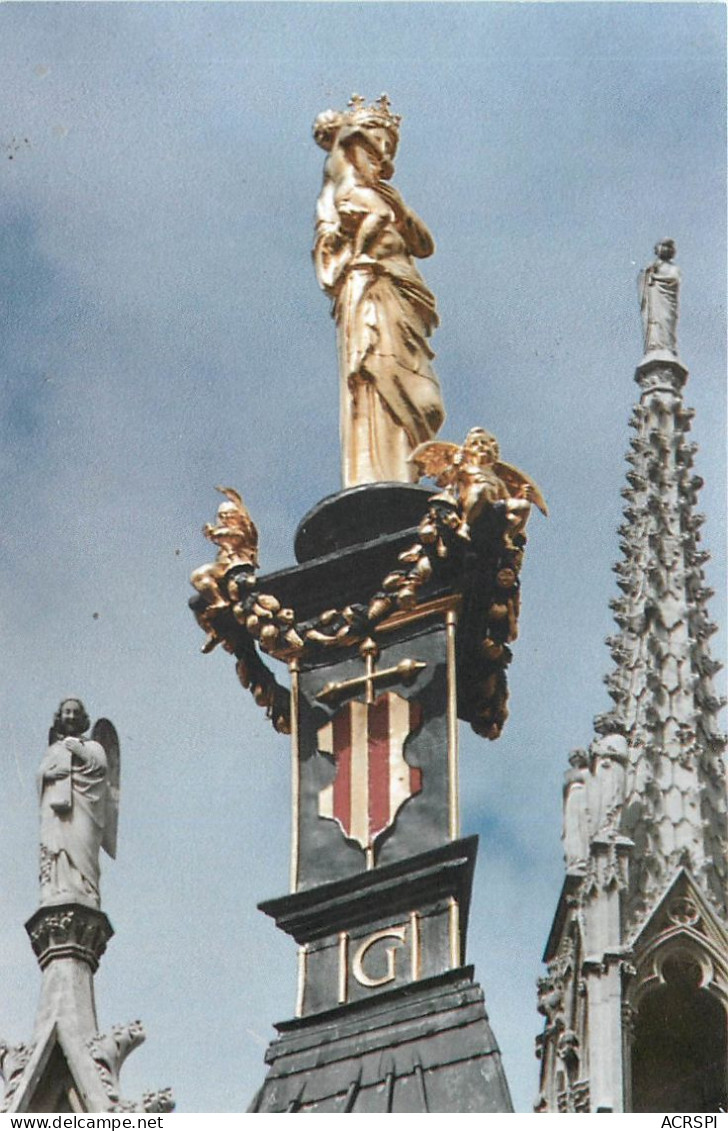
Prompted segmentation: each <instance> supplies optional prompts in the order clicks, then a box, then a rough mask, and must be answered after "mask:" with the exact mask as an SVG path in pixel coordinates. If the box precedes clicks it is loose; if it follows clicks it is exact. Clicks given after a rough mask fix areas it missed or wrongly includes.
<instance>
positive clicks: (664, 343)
mask: <svg viewBox="0 0 728 1131" xmlns="http://www.w3.org/2000/svg"><path fill="white" fill-rule="evenodd" d="M638 287H639V296H640V309H641V312H642V329H643V333H644V341H645V354H650V353H655V352H658V351H663V350H665V351H667V352H668V353H671V354H674V355H675V356H677V317H678V298H679V290H680V272H679V271H678V269H677V267H674V266H672V265H671V264H666V263H664V262H662V261H658V262H657V263H653V264H652V265H651V266H650V267H646V268H645V269H644V271H641V272H640V275H639V283H638Z"/></svg>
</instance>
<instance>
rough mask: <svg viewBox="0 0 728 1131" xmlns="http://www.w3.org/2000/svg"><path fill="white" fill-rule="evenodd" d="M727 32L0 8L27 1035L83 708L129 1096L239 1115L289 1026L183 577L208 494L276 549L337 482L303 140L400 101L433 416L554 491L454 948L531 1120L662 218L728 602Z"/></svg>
mask: <svg viewBox="0 0 728 1131" xmlns="http://www.w3.org/2000/svg"><path fill="white" fill-rule="evenodd" d="M724 45H725V9H724V7H723V6H722V5H721V4H681V3H670V4H632V3H626V2H625V3H610V2H605V3H594V4H592V3H568V4H560V3H550V4H531V3H525V4H508V3H504V4H501V3H495V2H494V3H488V2H485V3H468V4H458V3H452V4H451V3H426V4H409V3H406V4H405V3H402V4H399V3H397V4H379V3H362V4H359V3H347V4H329V3H308V4H298V3H280V4H276V3H267V4H256V3H232V4H228V3H212V4H208V3H188V4H176V3H165V4H157V3H145V4H126V3H124V4H121V3H119V4H85V3H74V4H50V5H46V4H40V3H32V4H20V3H18V4H12V3H11V4H4V5H2V7H1V8H0V213H1V216H2V222H1V223H0V263H1V265H2V272H3V285H2V287H0V364H1V365H2V378H1V379H0V433H1V436H0V468H1V470H2V476H3V483H4V487H5V490H4V497H3V504H2V516H3V517H2V529H3V534H4V537H3V541H2V550H1V551H0V566H1V568H0V590H1V592H0V610H1V612H0V615H2V624H3V633H4V636H5V639H6V644H5V647H4V649H3V666H4V674H3V679H2V681H1V682H2V698H3V702H2V717H3V719H4V725H5V728H6V736H7V741H6V743H5V766H4V781H5V806H4V822H3V831H2V835H1V836H0V874H2V877H3V880H2V884H3V890H2V895H3V900H4V909H5V913H4V915H3V924H2V946H1V947H0V985H1V986H2V993H0V1002H1V1003H2V1004H1V1005H0V1033H2V1034H3V1035H4V1036H5V1037H6V1038H7V1039H10V1040H15V1041H19V1040H24V1039H27V1038H28V1037H29V1036H30V1032H31V1029H32V1024H33V1016H34V1010H35V1005H36V1001H37V992H38V985H39V977H38V971H37V968H36V966H35V960H34V959H33V956H32V953H31V951H30V946H29V943H28V941H27V938H26V936H25V933H24V931H23V928H22V923H23V921H24V919H26V918H27V917H28V916H29V915H30V914H31V913H32V912H33V910H34V909H35V906H36V899H37V889H36V870H37V869H36V843H37V830H36V820H37V815H36V802H35V794H34V788H35V787H34V776H35V772H36V768H37V765H38V763H39V762H40V758H41V755H42V752H43V748H44V741H45V735H46V733H47V727H48V724H49V722H50V720H51V717H52V714H53V711H54V709H55V707H56V705H57V703H58V701H59V700H60V699H61V698H62V697H63V696H64V695H67V694H78V695H81V696H82V697H83V699H84V701H85V703H86V705H87V707H88V708H89V711H90V712H91V714H92V716H93V717H96V716H98V715H101V714H103V715H108V716H109V717H111V718H112V719H113V720H114V722H115V724H116V726H117V728H118V730H119V732H120V736H121V740H122V757H123V794H122V813H121V826H120V845H119V852H118V858H117V860H116V862H115V863H113V864H112V863H111V862H109V861H106V866H105V868H104V874H103V877H102V883H103V903H104V908H105V910H106V911H107V913H108V915H109V916H110V918H111V920H112V922H113V924H114V926H115V928H116V931H117V936H116V938H115V939H114V940H113V942H112V943H111V945H110V947H109V950H108V952H107V954H106V956H105V958H104V960H103V963H102V967H101V970H100V973H99V975H98V977H97V987H98V1006H99V1014H100V1023H101V1026H102V1028H104V1027H108V1026H110V1025H111V1024H113V1023H116V1022H122V1021H126V1020H128V1019H130V1018H134V1017H141V1018H142V1019H143V1020H144V1022H145V1024H146V1027H147V1031H148V1042H147V1044H146V1045H145V1046H144V1048H143V1049H142V1050H141V1051H139V1052H137V1053H135V1055H134V1056H133V1057H132V1058H130V1060H129V1061H128V1062H127V1064H126V1066H125V1069H124V1073H123V1077H122V1080H123V1084H124V1093H125V1094H126V1095H127V1096H129V1097H134V1096H137V1095H139V1094H140V1093H141V1091H142V1090H143V1089H146V1088H148V1087H161V1086H163V1085H167V1084H171V1085H172V1086H173V1087H174V1089H175V1092H176V1095H177V1099H178V1106H179V1109H180V1110H186V1111H192V1110H198V1111H241V1110H244V1109H245V1107H246V1106H247V1104H248V1102H249V1100H250V1098H251V1097H252V1095H253V1093H254V1091H255V1089H256V1088H257V1086H258V1084H259V1083H260V1081H261V1080H262V1077H263V1062H262V1057H263V1052H264V1048H265V1046H266V1044H267V1042H268V1040H269V1038H270V1036H271V1034H272V1022H273V1021H275V1020H281V1019H284V1018H286V1017H288V1016H290V1015H291V1013H292V1010H293V1003H294V982H295V954H294V948H293V944H292V943H290V941H289V940H287V939H285V938H284V937H283V936H282V935H281V936H277V934H276V931H275V929H274V927H273V926H272V924H271V923H270V922H269V921H268V920H266V919H265V918H264V917H263V916H262V915H261V914H260V913H258V912H257V911H256V910H255V904H256V903H257V902H258V901H259V900H261V899H264V898H268V897H272V896H274V895H279V894H283V892H284V891H285V889H286V884H287V859H288V838H289V814H288V800H287V793H288V749H287V744H286V741H285V740H284V739H282V738H280V737H278V736H275V735H274V734H273V733H272V731H270V729H269V728H268V726H267V724H266V722H265V720H264V719H263V718H262V717H261V713H260V712H259V710H258V709H257V708H256V707H255V706H254V704H253V703H252V700H250V699H249V698H248V696H247V694H246V693H245V692H243V691H242V690H241V689H240V688H239V686H238V684H237V681H236V678H235V675H234V670H233V664H232V663H231V661H230V659H229V657H227V656H225V655H224V654H223V653H222V652H220V653H215V654H213V655H211V656H207V657H203V656H201V655H200V654H199V647H200V644H201V642H202V635H201V633H200V631H199V629H198V628H197V626H196V625H195V623H194V621H193V619H192V617H191V615H190V614H189V612H188V610H187V598H188V596H189V594H190V593H191V590H190V589H189V588H188V576H189V573H190V572H191V570H192V569H193V568H194V567H196V566H197V565H199V564H201V563H202V562H203V561H206V560H207V559H208V556H209V555H208V544H207V543H206V542H205V541H204V539H203V538H202V536H201V534H200V527H201V526H202V524H203V522H205V521H207V520H209V519H210V518H212V516H213V514H214V511H215V508H216V505H217V501H218V497H217V496H216V493H215V491H214V485H215V484H216V483H229V484H231V485H234V486H236V487H237V488H238V489H239V490H240V491H241V492H242V493H243V495H244V496H245V499H246V502H247V503H248V505H249V507H250V509H251V512H252V514H253V515H254V517H255V519H256V521H257V523H258V526H259V529H260V532H261V561H262V566H263V569H264V570H265V571H268V570H272V569H276V568H281V567H283V566H285V565H288V564H291V563H292V562H293V552H292V539H293V533H294V530H295V527H296V525H297V523H298V521H299V520H300V518H301V517H302V516H303V514H304V513H305V512H306V511H307V510H308V509H309V507H310V506H311V505H313V503H315V502H316V501H317V500H318V499H320V498H321V497H323V496H324V495H327V494H330V493H331V492H332V491H335V490H337V489H338V486H339V471H338V464H339V455H338V439H337V420H338V391H337V374H336V355H335V345H334V327H333V323H332V322H331V320H330V318H329V314H328V303H327V300H326V298H325V296H324V295H323V294H322V293H321V292H320V291H319V290H318V287H317V284H316V281H315V278H314V275H313V270H312V266H311V261H310V245H311V240H312V227H313V225H312V218H313V208H314V203H315V199H316V195H317V193H318V189H319V185H320V179H321V168H322V158H323V155H322V153H321V151H320V150H319V149H318V148H317V147H316V145H315V144H314V142H313V140H312V138H311V134H310V128H311V123H312V121H313V119H314V117H315V116H316V115H317V114H318V113H319V112H320V111H321V110H324V109H326V108H328V107H342V106H343V105H344V104H345V103H346V100H347V98H348V97H349V95H350V94H351V92H352V91H354V90H356V91H360V92H362V93H363V94H365V95H366V96H367V97H371V98H374V97H376V96H377V95H378V94H379V93H380V92H381V91H383V90H386V91H388V93H389V94H390V96H391V98H392V102H393V107H394V109H395V110H396V111H397V112H398V113H401V114H402V116H403V123H402V135H401V142H400V151H399V158H398V163H397V172H396V176H395V179H394V183H395V184H396V185H397V187H398V188H399V189H400V191H401V192H402V193H403V195H404V196H405V199H406V200H407V201H408V203H409V204H410V205H411V206H412V207H414V208H415V209H416V211H417V212H418V213H419V214H420V215H421V216H422V217H423V219H424V220H425V221H426V223H427V224H428V226H429V227H430V229H431V230H432V232H433V234H434V236H435V240H436V243H437V252H436V254H435V256H434V257H433V258H432V259H431V260H429V261H428V262H426V263H425V264H424V265H423V274H424V276H425V278H426V280H427V283H428V285H429V286H430V287H431V288H432V290H433V291H434V293H435V295H436V296H437V299H438V304H439V312H440V318H441V326H440V329H439V330H438V331H437V334H436V336H435V338H434V340H433V344H434V347H435V349H436V351H437V362H436V365H437V371H438V375H439V377H440V380H441V383H442V385H443V389H444V397H445V405H446V409H447V413H448V419H447V421H446V423H445V425H444V427H443V430H442V436H443V437H444V438H446V439H454V440H461V439H462V438H463V436H464V434H465V432H466V431H467V429H468V428H469V427H471V426H473V425H478V424H479V425H483V426H485V427H486V428H488V429H490V430H492V431H493V432H495V434H496V435H497V436H498V438H499V440H500V443H501V449H502V452H503V456H504V458H505V459H507V460H508V461H510V462H512V463H515V464H517V465H518V466H520V467H522V468H523V469H524V470H526V471H527V472H529V473H530V474H531V475H532V476H533V477H534V478H535V479H536V480H537V481H538V482H539V483H540V484H541V486H542V488H543V490H544V493H545V495H546V497H547V499H548V501H549V504H550V507H551V517H550V518H549V519H548V521H546V520H543V519H542V518H541V516H540V515H538V514H536V515H534V516H533V518H532V519H531V522H530V527H529V531H530V535H529V547H528V554H527V560H526V564H525V566H524V573H523V613H522V619H521V636H520V639H519V641H518V644H517V646H516V649H515V659H514V663H513V665H512V667H511V672H510V683H511V718H510V720H509V722H508V724H507V727H506V731H505V733H504V736H503V738H502V739H501V740H499V741H498V742H497V743H494V744H486V743H484V742H483V741H481V740H478V739H476V738H475V737H474V736H471V735H469V734H467V733H466V732H465V731H463V734H462V740H463V743H462V745H463V751H462V758H461V762H462V780H463V799H464V808H463V831H464V832H465V833H473V832H477V833H479V834H480V836H481V845H480V860H479V863H478V869H477V873H476V882H475V894H474V910H473V916H472V919H471V927H470V951H469V957H470V959H471V960H472V961H474V962H475V965H476V971H477V974H478V977H479V979H480V980H481V982H482V984H483V986H484V988H485V993H486V1000H487V1004H488V1008H489V1011H490V1016H491V1020H492V1023H493V1026H494V1029H495V1032H496V1036H497V1037H498V1039H499V1041H500V1043H501V1046H502V1050H503V1054H504V1060H505V1066H506V1070H507V1073H508V1076H509V1080H510V1083H511V1087H512V1090H513V1093H514V1099H515V1104H516V1107H517V1109H519V1110H522V1111H525V1110H529V1108H530V1105H531V1102H532V1100H533V1098H534V1096H535V1095H536V1091H537V1063H536V1061H535V1059H534V1056H533V1038H534V1035H535V1034H536V1032H537V1031H538V1030H539V1027H540V1025H539V1022H540V1018H539V1017H538V1015H537V1014H536V1010H535V987H534V983H535V979H536V977H537V975H538V973H539V960H540V954H541V951H542V948H543V945H544V943H545V940H546V936H547V933H548V928H549V925H550V919H551V915H552V914H553V911H554V908H555V904H556V899H557V896H558V892H559V889H560V885H561V880H562V874H563V873H562V864H561V849H560V843H559V832H560V821H561V817H560V805H561V776H562V772H563V769H564V767H565V765H566V757H567V753H568V751H569V749H570V748H572V747H573V746H576V745H585V744H586V743H588V742H589V740H590V738H591V736H592V728H591V720H592V718H593V716H594V715H595V714H597V713H599V712H601V711H603V710H604V709H605V707H606V706H607V704H608V699H607V695H606V689H605V688H604V687H603V684H602V677H603V675H604V674H605V672H606V671H607V670H608V668H609V663H610V661H609V656H608V653H607V650H606V648H605V647H604V645H603V638H604V636H605V635H607V633H608V632H609V631H611V620H610V613H609V609H608V601H609V599H610V598H611V597H613V596H614V595H615V584H614V578H613V575H612V573H611V564H612V562H613V561H615V560H616V559H617V558H618V553H619V551H618V539H617V533H616V528H617V525H618V523H619V521H620V503H621V499H620V490H621V488H622V486H623V485H624V472H625V464H624V462H623V455H624V452H625V451H626V448H627V444H628V428H627V419H628V417H629V413H630V408H631V405H632V403H633V402H634V400H635V397H636V393H637V387H636V386H635V385H634V383H633V381H632V375H633V372H634V368H635V365H636V364H637V363H638V361H639V359H640V354H641V337H640V324H639V314H638V305H637V296H636V285H635V280H636V274H637V272H638V270H639V268H640V267H641V266H643V265H644V264H645V263H647V262H648V261H650V259H651V258H652V248H653V245H654V243H655V242H656V241H657V240H658V239H660V238H662V237H665V236H670V237H672V238H674V239H675V240H676V243H677V245H678V257H677V261H678V262H679V264H680V266H681V269H682V271H683V276H684V282H683V290H682V313H681V322H680V334H679V336H680V344H681V353H682V356H683V358H684V360H685V362H686V364H687V365H688V367H689V368H690V370H691V374H692V376H691V379H690V381H689V383H688V387H687V392H686V400H687V403H689V404H692V405H694V406H695V407H696V409H697V417H696V420H695V424H694V429H693V435H694V439H695V440H696V441H697V442H698V443H699V445H700V452H699V455H698V461H697V470H698V472H699V474H701V475H702V476H703V477H704V478H705V480H706V485H705V488H704V490H703V492H702V496H701V509H703V510H704V511H705V512H706V513H707V515H708V523H707V525H706V528H705V532H704V540H705V544H706V546H707V548H709V549H710V550H711V551H712V552H713V561H712V563H711V564H710V565H709V567H708V572H709V582H710V583H711V584H712V585H713V587H714V588H715V589H716V590H717V592H718V595H717V597H716V599H715V600H714V601H713V606H712V611H713V614H714V616H715V617H716V619H718V620H720V622H721V624H723V625H724V624H725V605H724V602H723V593H724V588H725V587H724V582H723V578H724V576H725V556H724V544H725V531H724V527H723V526H722V525H721V524H722V523H723V521H724V514H725V489H724V483H725V459H724V452H725V440H724V437H725V391H724V387H725V369H726V365H725V351H724V341H725V270H724V264H725V146H724V137H725V121H724V107H725V89H724V71H725V58H724V56H725V46H724ZM713 639H714V652H715V654H716V656H718V657H719V658H721V657H723V658H724V652H725V635H724V634H723V633H721V634H719V635H718V636H716V637H714V638H713Z"/></svg>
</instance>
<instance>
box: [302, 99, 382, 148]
mask: <svg viewBox="0 0 728 1131" xmlns="http://www.w3.org/2000/svg"><path fill="white" fill-rule="evenodd" d="M390 105H391V104H390V101H389V96H388V95H387V94H380V95H379V98H377V99H376V101H375V102H372V103H371V104H370V105H369V106H367V100H366V98H364V97H363V96H362V95H361V94H352V96H351V98H350V99H349V103H348V107H347V109H346V110H324V111H323V113H321V114H319V116H318V117H317V119H316V121H315V122H314V124H313V136H314V139H315V140H316V143H317V144H318V145H320V146H321V148H322V149H331V146H332V144H333V141H334V137H335V136H336V134H337V133H338V131H339V130H340V129H341V128H342V127H344V126H359V125H360V126H369V127H371V126H379V127H380V128H381V129H385V130H387V132H388V133H389V134H390V135H391V137H392V139H393V142H394V145H393V148H394V149H396V147H397V142H398V141H399V123H400V122H401V120H402V119H401V117H400V115H399V114H393V113H392V111H391V110H390Z"/></svg>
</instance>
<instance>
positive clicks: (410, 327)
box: [313, 94, 445, 487]
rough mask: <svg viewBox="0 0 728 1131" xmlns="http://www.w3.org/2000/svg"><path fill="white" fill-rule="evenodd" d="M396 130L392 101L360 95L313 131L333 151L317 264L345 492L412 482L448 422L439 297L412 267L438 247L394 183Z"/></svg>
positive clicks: (327, 114)
mask: <svg viewBox="0 0 728 1131" xmlns="http://www.w3.org/2000/svg"><path fill="white" fill-rule="evenodd" d="M399 123H400V118H399V116H398V115H396V114H392V113H391V111H390V108H389V99H388V98H387V96H386V95H384V94H383V95H381V97H380V98H379V99H377V101H376V102H375V103H374V104H373V105H371V106H367V105H366V102H365V99H363V98H362V97H361V96H359V95H353V96H352V98H351V99H350V101H349V108H348V109H347V110H345V111H341V112H340V111H337V110H326V111H324V112H323V113H322V114H319V116H318V118H317V119H316V121H315V122H314V127H313V135H314V139H315V141H316V143H317V144H318V145H320V146H321V148H322V149H324V150H326V152H327V154H328V156H327V158H326V161H325V164H324V179H323V186H322V189H321V192H320V194H319V198H318V203H317V206H316V238H315V243H314V248H313V258H314V264H315V268H316V275H317V278H318V281H319V283H320V285H321V287H322V288H323V290H324V291H325V292H326V294H327V295H329V297H330V298H331V299H332V304H333V308H332V313H333V317H334V318H335V320H336V326H337V341H338V353H339V378H340V383H341V421H340V431H341V451H342V476H343V484H344V487H353V486H356V485H358V484H362V483H377V482H382V481H385V482H386V481H389V482H398V483H411V482H412V481H413V480H414V477H415V476H414V468H413V466H412V464H411V463H409V462H408V457H409V456H410V455H411V453H412V451H413V450H414V449H415V448H416V447H417V446H418V444H421V443H423V442H424V441H426V440H430V439H432V438H433V437H434V436H435V435H436V434H437V431H438V429H439V427H440V425H441V424H442V421H443V420H444V416H445V413H444V409H443V405H442V398H441V395H440V385H439V382H438V380H437V377H436V375H435V372H434V370H433V368H432V359H433V357H434V354H433V352H432V350H431V349H430V346H429V343H428V339H429V337H430V335H431V334H432V332H433V330H434V329H435V327H436V326H437V324H438V318H437V312H436V309H435V298H434V296H433V294H432V293H431V291H430V290H429V289H428V288H427V286H426V284H425V282H424V280H423V279H422V276H421V275H420V273H419V271H418V270H417V268H416V266H415V264H414V258H415V257H416V258H420V259H422V258H426V257H427V256H429V255H432V253H433V251H434V247H435V245H434V242H433V239H432V236H431V235H430V233H429V231H428V229H427V228H426V227H425V225H424V224H423V222H422V220H420V218H419V217H418V216H417V215H416V214H415V213H414V212H413V211H412V209H411V208H409V207H408V205H407V204H405V202H404V200H403V199H402V197H401V196H400V194H399V193H398V192H397V190H396V189H395V188H394V187H393V186H392V185H391V184H390V183H389V181H390V179H391V177H392V175H393V173H394V164H393V161H394V156H395V153H396V151H397V144H398V141H399Z"/></svg>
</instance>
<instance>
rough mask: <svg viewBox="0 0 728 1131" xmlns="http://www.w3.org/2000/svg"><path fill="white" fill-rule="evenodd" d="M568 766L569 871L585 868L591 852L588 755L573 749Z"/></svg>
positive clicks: (565, 837) (566, 853) (566, 841)
mask: <svg viewBox="0 0 728 1131" xmlns="http://www.w3.org/2000/svg"><path fill="white" fill-rule="evenodd" d="M569 766H570V769H568V770H567V771H566V773H565V774H564V825H563V832H562V840H563V844H564V858H565V860H566V870H567V872H583V871H584V869H585V868H586V864H587V858H588V856H589V813H588V808H587V779H588V776H589V759H588V758H587V755H586V751H584V750H572V751H571V753H570V754H569Z"/></svg>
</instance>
